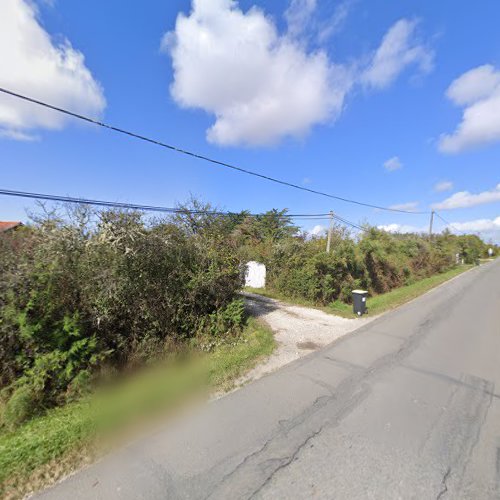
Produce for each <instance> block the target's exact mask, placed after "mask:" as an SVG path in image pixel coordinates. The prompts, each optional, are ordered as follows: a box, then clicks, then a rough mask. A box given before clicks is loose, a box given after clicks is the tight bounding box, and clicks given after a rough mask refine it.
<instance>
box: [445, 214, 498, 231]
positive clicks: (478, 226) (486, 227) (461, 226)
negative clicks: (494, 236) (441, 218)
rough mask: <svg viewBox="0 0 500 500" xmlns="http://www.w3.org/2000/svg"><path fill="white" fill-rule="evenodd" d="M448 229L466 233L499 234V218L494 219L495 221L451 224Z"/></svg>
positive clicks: (480, 220) (486, 220)
mask: <svg viewBox="0 0 500 500" xmlns="http://www.w3.org/2000/svg"><path fill="white" fill-rule="evenodd" d="M449 228H450V229H452V230H455V231H463V232H466V233H495V232H500V217H496V218H495V219H477V220H471V221H467V222H452V223H451V224H450V225H449Z"/></svg>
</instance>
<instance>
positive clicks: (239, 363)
mask: <svg viewBox="0 0 500 500" xmlns="http://www.w3.org/2000/svg"><path fill="white" fill-rule="evenodd" d="M243 339H244V340H243V341H242V342H240V343H237V344H236V345H232V346H229V345H225V346H222V347H220V348H218V349H216V350H215V351H214V352H212V353H209V354H207V355H205V356H202V357H198V358H196V359H190V360H188V361H185V362H184V363H176V364H174V365H172V364H171V365H169V366H166V365H164V366H157V367H155V368H152V369H150V370H147V371H144V372H142V373H138V374H135V375H133V376H130V377H129V378H128V379H127V380H125V381H122V382H120V385H119V386H116V387H114V388H113V389H109V388H108V389H106V390H102V391H96V392H95V393H94V394H92V395H90V396H88V397H87V398H84V399H82V400H80V401H77V402H75V403H70V404H68V405H66V406H64V407H61V408H55V409H53V410H50V411H49V412H48V413H46V414H45V415H44V416H41V417H38V418H35V419H33V420H31V421H29V422H28V423H26V424H25V425H23V426H21V427H19V428H18V429H16V430H15V431H12V432H2V433H0V497H2V498H22V497H23V496H24V495H25V494H26V493H27V492H29V491H32V490H36V489H39V488H41V487H43V486H46V485H47V484H50V483H52V482H54V481H56V480H57V479H59V478H60V477H62V476H63V475H64V474H66V473H68V472H69V471H70V470H72V469H73V468H75V467H78V466H81V465H83V464H84V463H85V462H89V461H92V460H93V458H95V455H96V454H97V453H98V450H97V447H96V442H97V441H100V439H101V437H102V436H103V435H106V436H108V437H109V436H110V435H115V436H116V435H118V433H119V432H120V431H123V430H124V429H126V428H127V426H130V425H132V424H133V423H136V422H138V421H141V420H144V419H148V418H151V417H152V416H153V415H156V416H158V415H164V414H165V411H167V410H169V409H173V408H174V407H177V406H178V405H179V404H181V403H182V402H187V400H189V399H190V398H192V397H195V396H196V395H200V394H201V393H202V392H203V394H205V393H206V391H211V392H213V391H221V390H228V389H230V388H231V387H232V386H233V384H234V382H235V380H236V379H237V378H238V377H240V376H241V375H243V374H244V373H245V372H246V371H248V370H249V369H251V368H253V367H254V366H255V365H256V364H257V362H258V361H259V360H260V359H262V358H263V357H266V356H269V355H270V354H271V353H272V351H273V349H274V347H275V343H274V338H273V335H272V332H271V331H270V330H269V329H268V328H267V327H265V326H263V325H261V324H260V323H258V322H257V321H256V320H255V319H253V318H250V319H249V321H248V324H247V327H246V328H245V331H244V335H243ZM99 448H100V446H99ZM100 451H101V452H102V448H100Z"/></svg>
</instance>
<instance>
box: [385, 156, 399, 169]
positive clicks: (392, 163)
mask: <svg viewBox="0 0 500 500" xmlns="http://www.w3.org/2000/svg"><path fill="white" fill-rule="evenodd" d="M402 167H403V163H402V162H401V160H400V159H399V156H393V157H392V158H389V159H388V160H387V161H385V162H384V168H385V169H386V170H387V171H389V172H394V170H399V169H400V168H402Z"/></svg>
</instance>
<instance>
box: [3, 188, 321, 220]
mask: <svg viewBox="0 0 500 500" xmlns="http://www.w3.org/2000/svg"><path fill="white" fill-rule="evenodd" d="M0 195H4V196H14V197H19V198H30V199H36V200H47V201H57V202H62V203H77V204H82V205H95V206H102V207H108V208H121V209H127V210H143V211H149V212H163V213H172V214H192V215H223V216H238V215H242V216H245V217H273V216H274V217H280V218H284V219H305V220H324V218H325V217H326V216H327V215H328V214H277V213H259V214H254V213H249V212H245V211H242V212H223V211H218V210H193V209H187V208H171V207H162V206H156V205H141V204H137V203H120V202H113V201H104V200H92V199H88V198H75V197H72V196H60V195H52V194H44V193H31V192H27V191H14V190H10V189H0Z"/></svg>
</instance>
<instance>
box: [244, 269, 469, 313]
mask: <svg viewBox="0 0 500 500" xmlns="http://www.w3.org/2000/svg"><path fill="white" fill-rule="evenodd" d="M472 267H473V266H471V265H464V266H459V267H455V268H453V269H450V270H449V271H446V272H444V273H440V274H436V275H434V276H431V277H429V278H424V279H422V280H419V281H416V282H415V283H412V284H411V285H406V286H402V287H400V288H396V289H394V290H391V291H390V292H387V293H383V294H380V295H375V296H373V297H369V298H368V313H369V314H370V315H377V314H381V313H383V312H385V311H388V310H390V309H394V308H395V307H398V306H400V305H402V304H405V303H406V302H409V301H410V300H412V299H415V298H416V297H418V296H419V295H422V294H423V293H425V292H428V291H429V290H431V289H432V288H435V287H436V286H438V285H441V284H442V283H444V282H445V281H448V280H450V279H451V278H454V277H455V276H458V275H459V274H462V273H463V272H465V271H468V270H469V269H471V268H472ZM245 291H247V292H251V293H256V294H259V295H262V296H264V297H269V298H272V299H277V300H282V301H284V302H290V303H293V304H297V305H301V306H307V307H314V308H316V309H321V310H322V311H325V312H327V313H330V314H335V315H336V316H342V317H343V318H356V317H357V316H356V315H355V314H354V313H353V312H352V305H351V304H346V303H344V302H341V301H338V300H337V301H335V302H332V303H331V304H329V305H327V306H319V307H318V306H317V305H315V304H314V303H312V302H310V301H307V300H304V299H295V298H290V297H285V296H283V295H281V294H279V293H275V292H273V291H270V290H261V289H255V288H245Z"/></svg>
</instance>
